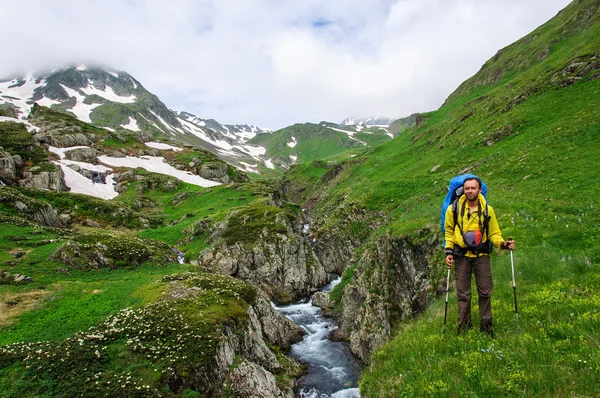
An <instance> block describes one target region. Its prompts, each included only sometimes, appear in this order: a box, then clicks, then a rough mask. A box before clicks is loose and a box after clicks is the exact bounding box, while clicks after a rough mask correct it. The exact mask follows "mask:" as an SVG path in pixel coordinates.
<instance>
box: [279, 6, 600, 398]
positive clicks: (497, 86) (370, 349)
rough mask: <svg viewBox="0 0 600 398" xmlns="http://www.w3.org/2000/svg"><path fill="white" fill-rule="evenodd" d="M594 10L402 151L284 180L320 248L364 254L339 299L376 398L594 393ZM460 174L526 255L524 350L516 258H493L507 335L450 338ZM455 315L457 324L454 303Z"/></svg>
mask: <svg viewBox="0 0 600 398" xmlns="http://www.w3.org/2000/svg"><path fill="white" fill-rule="evenodd" d="M598 7H599V2H598V1H580V2H573V3H572V4H571V5H569V6H568V7H567V8H566V9H565V10H563V11H562V12H560V13H559V14H558V15H557V16H556V17H555V18H553V19H552V20H551V21H549V22H548V23H546V24H544V25H543V26H541V27H539V28H538V29H536V30H535V31H534V32H532V33H531V34H530V35H527V36H526V37H525V38H523V39H521V40H519V41H518V42H516V43H514V44H512V45H510V46H508V47H507V48H504V49H502V50H500V51H499V52H498V53H497V54H496V55H495V56H494V57H493V58H492V59H490V60H489V61H488V62H486V64H485V65H484V66H483V67H482V69H481V70H480V72H478V73H477V74H476V75H475V76H473V77H472V78H471V79H469V80H467V81H466V82H465V83H464V84H462V85H461V86H460V87H459V88H458V89H457V90H456V91H455V92H454V93H452V94H451V95H450V96H449V97H448V99H447V101H446V102H445V103H444V105H443V106H442V107H441V108H440V109H439V110H437V111H434V112H430V113H426V114H420V115H418V117H417V124H416V127H414V128H412V129H409V130H407V131H405V132H404V133H402V134H400V135H399V136H398V137H396V138H395V139H394V140H392V141H391V142H390V143H387V144H383V145H380V146H378V147H376V148H374V149H371V150H369V151H367V152H366V153H365V154H364V155H362V156H359V157H356V158H354V159H353V160H351V161H346V162H341V163H340V164H339V165H337V166H335V167H330V166H329V167H327V166H325V165H323V164H322V163H319V162H314V163H313V164H311V165H299V166H295V167H293V168H292V169H291V170H290V171H289V172H288V173H287V174H286V176H285V177H284V179H283V181H282V184H283V186H284V187H285V190H286V192H288V193H289V195H290V197H295V198H299V201H300V202H301V203H302V206H303V207H306V208H310V209H312V217H313V224H312V228H314V230H315V231H316V232H315V236H316V238H315V239H316V240H317V241H318V240H319V239H321V237H323V238H330V239H331V237H332V236H336V237H337V238H336V239H337V241H338V242H340V245H343V246H345V247H347V248H348V251H350V252H353V253H354V254H353V255H352V256H350V255H348V256H347V257H346V258H347V260H348V261H350V262H351V263H352V264H353V265H352V266H351V267H350V268H349V269H348V270H347V271H346V273H345V274H344V282H343V283H342V284H341V286H340V287H339V289H338V290H337V291H334V293H333V295H332V296H333V297H334V298H335V299H336V301H338V302H339V301H340V300H341V302H342V303H343V306H342V308H339V309H338V311H340V313H341V316H342V327H343V328H344V329H345V332H346V333H347V334H348V338H349V340H350V342H351V344H352V346H353V350H354V351H355V352H357V353H358V354H360V355H362V357H363V358H365V359H366V360H370V361H371V363H370V367H369V370H368V371H367V372H366V373H365V374H364V375H363V378H362V382H361V393H362V394H364V395H365V396H397V394H398V392H399V391H400V392H401V393H403V394H405V395H406V396H414V395H419V394H424V395H435V394H439V395H451V396H452V395H461V394H465V393H467V392H469V391H470V393H469V394H472V395H502V394H509V395H510V394H517V395H523V396H542V395H543V396H565V395H570V394H576V395H581V396H595V395H597V394H598V392H599V390H600V386H599V384H598V371H599V370H600V359H599V357H598V355H597V353H598V352H599V351H598V341H597V339H596V338H595V337H593V336H597V335H598V334H599V332H600V330H599V325H600V323H599V322H598V320H599V313H598V302H597V296H596V295H594V294H593V293H592V292H594V291H597V290H598V288H599V287H600V285H599V283H600V280H599V279H598V269H599V268H598V267H599V261H600V251H599V247H598V244H597V241H598V233H599V229H598V227H599V225H598V223H597V221H596V220H598V219H600V217H599V216H600V214H599V213H598V199H597V192H598V186H597V184H596V183H595V181H597V180H598V178H599V177H600V176H599V175H598V173H599V171H598V170H599V169H600V168H599V167H598V166H599V165H600V164H599V163H598V158H597V153H598V148H600V142H599V135H598V131H600V123H599V120H600V114H599V111H598V109H600V107H599V101H600V97H598V90H599V89H600V79H598V78H599V77H600V73H599V72H598V70H599V68H600V62H599V56H600V53H599V52H598V48H600V42H599V38H600V24H599V21H598V19H599V18H600V14H599V12H598ZM464 172H472V173H475V174H477V175H480V176H481V177H482V178H483V179H484V181H486V184H487V185H488V187H489V189H490V193H489V196H488V198H489V201H490V203H491V204H492V205H493V207H494V208H495V209H496V211H497V213H498V215H499V222H500V225H501V227H502V228H503V235H504V237H505V238H507V237H509V236H512V237H514V238H515V239H516V241H517V242H518V246H517V247H518V249H517V250H516V251H515V258H516V260H515V261H516V267H517V284H518V295H519V300H520V301H519V302H520V306H521V307H520V311H521V318H520V321H521V324H520V327H521V335H520V337H519V335H518V334H517V333H516V330H515V317H514V313H513V307H512V288H511V285H510V281H511V278H510V274H511V269H510V260H509V256H507V255H506V253H496V254H494V255H493V258H492V263H493V269H494V271H493V272H494V280H495V282H496V286H495V293H494V297H493V306H494V309H495V319H496V325H497V326H496V329H497V335H498V338H497V339H496V340H495V341H493V342H491V341H489V340H487V339H486V338H484V337H482V336H480V335H479V334H478V332H473V333H472V334H469V336H468V337H467V338H457V337H456V336H455V335H454V333H452V334H449V335H447V336H446V338H445V339H444V338H443V336H442V334H441V331H442V322H443V306H442V307H441V308H440V302H439V301H435V300H434V301H432V300H433V299H434V298H435V294H436V292H437V294H438V295H439V294H442V293H443V292H444V289H445V265H443V255H442V251H441V250H440V245H441V234H440V232H439V226H438V225H439V223H438V220H439V213H440V205H441V203H442V201H443V197H444V196H445V193H446V186H447V184H448V181H449V180H450V178H451V177H453V176H454V175H457V174H460V173H464ZM312 184H317V186H318V188H315V186H314V185H312ZM420 278H424V279H420ZM411 281H412V282H411ZM402 292H405V293H402ZM452 293H453V292H452ZM452 296H453V294H451V297H452ZM431 302H432V303H433V305H432V306H431V308H429V309H428V310H427V311H426V312H425V313H424V314H423V315H420V316H416V315H417V314H419V313H421V312H423V310H424V308H425V306H427V305H429V303H431ZM450 308H451V310H450V315H449V319H450V321H451V322H455V315H454V314H455V311H456V310H455V308H456V303H455V298H453V299H452V300H451V303H450ZM474 313H476V311H474ZM356 319H357V320H356ZM355 320H356V321H355ZM400 321H405V322H407V323H399V322H400ZM475 322H476V321H475ZM452 325H454V323H451V324H450V326H451V328H450V330H451V331H452V332H454V328H453V327H452ZM386 341H389V343H387V344H386V343H385V342H386ZM371 353H372V354H373V355H374V356H373V357H370V354H371ZM584 364H585V366H584Z"/></svg>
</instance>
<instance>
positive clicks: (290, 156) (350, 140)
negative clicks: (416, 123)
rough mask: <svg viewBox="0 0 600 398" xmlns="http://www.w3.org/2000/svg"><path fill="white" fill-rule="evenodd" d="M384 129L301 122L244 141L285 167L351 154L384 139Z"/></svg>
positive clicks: (386, 139) (280, 166) (346, 156)
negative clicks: (257, 147) (255, 146)
mask: <svg viewBox="0 0 600 398" xmlns="http://www.w3.org/2000/svg"><path fill="white" fill-rule="evenodd" d="M386 133H387V130H385V129H379V128H377V127H371V128H369V129H363V128H359V129H357V128H355V127H352V126H348V127H344V128H342V127H341V126H338V125H336V124H334V123H326V122H322V123H320V124H313V123H304V124H295V125H293V126H290V127H285V128H283V129H280V130H277V131H275V132H273V133H269V134H257V135H256V136H255V137H254V138H252V139H251V140H249V141H248V143H249V144H255V145H260V146H262V147H264V148H265V149H266V156H267V157H268V158H269V159H271V161H272V162H273V164H275V165H276V166H277V168H278V169H280V168H283V169H287V168H289V166H291V165H294V164H303V163H309V162H311V161H313V160H322V159H327V158H331V157H334V156H336V155H340V156H342V158H348V157H351V156H355V155H356V154H357V153H360V152H363V151H364V150H365V148H367V147H371V146H374V145H377V144H379V143H381V142H385V141H388V140H389V139H390V137H389V136H388V135H387V134H386Z"/></svg>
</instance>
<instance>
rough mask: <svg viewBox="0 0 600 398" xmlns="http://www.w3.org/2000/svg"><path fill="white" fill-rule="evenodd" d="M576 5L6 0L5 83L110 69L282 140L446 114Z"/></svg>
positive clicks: (553, 1) (498, 0) (522, 1)
mask: <svg viewBox="0 0 600 398" xmlns="http://www.w3.org/2000/svg"><path fill="white" fill-rule="evenodd" d="M568 3H569V0H372V1H366V0H346V1H343V0H329V1H325V0H304V1H294V0H280V1H274V0H201V1H196V0H178V1H176V2H171V3H169V6H165V3H164V2H163V1H159V0H106V1H103V2H92V3H91V2H82V1H76V0H55V1H52V2H49V1H46V0H28V1H25V2H15V1H11V0H0V7H1V9H2V10H3V16H4V18H3V23H2V24H0V34H2V35H3V37H15V38H18V39H16V40H7V41H5V43H4V44H3V54H5V56H4V57H3V62H2V64H1V65H0V76H3V75H7V74H10V73H13V72H15V71H31V70H34V69H38V68H40V67H56V66H62V64H65V63H70V62H73V61H84V62H90V61H91V62H100V63H103V64H108V65H110V66H112V67H114V68H115V69H118V70H125V71H127V72H129V73H130V74H132V75H133V76H134V77H135V78H136V79H138V80H139V81H140V82H141V83H142V84H143V85H144V86H145V87H146V88H147V89H148V90H150V91H151V92H153V93H154V94H156V95H158V96H159V98H160V99H162V100H163V101H164V102H165V103H166V104H167V106H169V107H170V108H173V109H178V110H185V111H188V112H192V113H195V114H197V115H198V116H201V117H203V118H214V119H217V120H219V121H220V122H222V123H239V124H242V123H249V124H256V125H260V126H263V127H270V128H279V127H283V126H285V125H289V124H292V123H296V122H306V121H312V122H318V121H321V120H329V121H335V122H339V121H341V120H342V119H344V118H346V117H348V116H353V115H368V114H377V115H389V116H404V115H407V114H409V113H412V112H415V111H428V110H432V109H435V108H437V107H439V105H440V104H441V103H442V102H443V101H444V99H445V98H446V97H447V96H448V95H449V94H450V93H451V92H452V91H453V90H454V89H455V88H456V87H457V86H458V85H459V84H460V83H461V82H462V81H464V80H465V79H467V78H468V77H470V76H472V75H473V74H474V73H475V72H476V71H477V70H479V68H480V67H481V65H482V64H483V63H484V62H485V61H486V60H487V59H489V58H490V57H491V56H493V55H494V53H495V52H496V51H497V50H499V49H500V48H502V47H504V46H506V45H508V44H510V43H511V42H513V41H515V40H517V39H519V38H520V37H522V36H524V35H526V34H527V33H529V32H531V31H532V30H533V29H535V28H536V27H537V26H539V25H540V24H542V23H544V22H545V21H547V20H548V19H549V18H551V17H552V16H554V15H555V14H556V13H557V12H558V11H559V10H560V9H561V8H563V7H564V6H566V5H567V4H568Z"/></svg>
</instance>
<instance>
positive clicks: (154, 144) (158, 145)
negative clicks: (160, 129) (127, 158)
mask: <svg viewBox="0 0 600 398" xmlns="http://www.w3.org/2000/svg"><path fill="white" fill-rule="evenodd" d="M145 145H146V146H149V147H150V148H154V149H171V150H173V151H175V152H179V151H183V149H181V148H178V147H176V146H173V145H169V144H163V143H162V142H146V143H145Z"/></svg>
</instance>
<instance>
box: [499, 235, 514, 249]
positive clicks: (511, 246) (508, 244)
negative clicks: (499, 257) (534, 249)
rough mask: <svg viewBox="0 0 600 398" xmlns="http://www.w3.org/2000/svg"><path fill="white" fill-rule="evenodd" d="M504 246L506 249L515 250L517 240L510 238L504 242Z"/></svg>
mask: <svg viewBox="0 0 600 398" xmlns="http://www.w3.org/2000/svg"><path fill="white" fill-rule="evenodd" d="M502 248H503V249H505V250H515V241H514V239H513V238H508V240H507V241H504V242H502Z"/></svg>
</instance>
